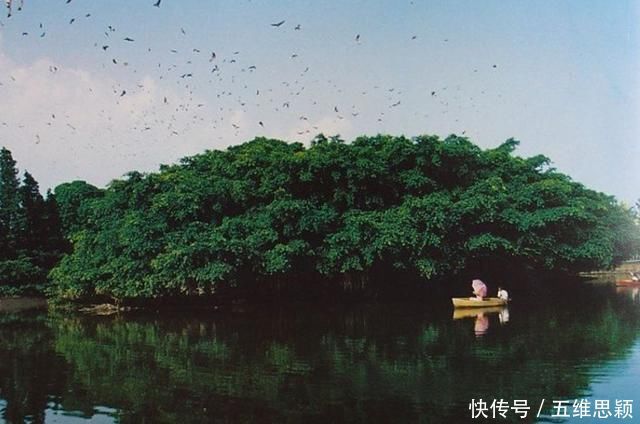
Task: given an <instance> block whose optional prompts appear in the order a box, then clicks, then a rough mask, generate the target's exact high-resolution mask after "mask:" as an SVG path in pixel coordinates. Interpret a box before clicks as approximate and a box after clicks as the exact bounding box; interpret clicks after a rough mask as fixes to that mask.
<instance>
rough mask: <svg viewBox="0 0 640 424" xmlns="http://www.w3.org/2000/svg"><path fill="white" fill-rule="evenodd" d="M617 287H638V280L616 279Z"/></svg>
mask: <svg viewBox="0 0 640 424" xmlns="http://www.w3.org/2000/svg"><path fill="white" fill-rule="evenodd" d="M616 286H618V287H640V281H634V280H618V281H616Z"/></svg>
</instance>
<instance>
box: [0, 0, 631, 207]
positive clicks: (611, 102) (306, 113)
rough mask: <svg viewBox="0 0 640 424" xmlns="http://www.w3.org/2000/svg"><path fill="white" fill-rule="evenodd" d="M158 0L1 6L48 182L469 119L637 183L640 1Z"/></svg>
mask: <svg viewBox="0 0 640 424" xmlns="http://www.w3.org/2000/svg"><path fill="white" fill-rule="evenodd" d="M154 1H155V0H149V1H147V0H135V1H125V0H110V1H108V2H105V1H89V0H72V1H71V3H69V4H66V2H65V0H24V7H23V9H22V10H21V11H17V10H14V13H13V16H12V17H11V18H6V15H4V14H3V15H1V16H2V17H0V83H1V84H2V85H0V99H2V100H1V101H0V144H2V145H5V146H6V147H8V148H9V149H10V150H11V151H12V152H13V153H14V156H15V157H16V159H17V160H18V164H19V166H20V167H21V168H22V169H25V168H26V169H28V170H29V171H30V172H31V173H32V174H34V176H35V177H36V179H37V180H38V181H40V183H41V186H42V187H43V188H48V187H53V186H55V185H57V184H59V183H61V182H64V181H70V180H73V179H84V180H87V181H89V182H91V183H94V184H96V185H101V186H102V185H105V184H107V183H108V182H109V181H110V180H111V179H113V178H118V177H119V176H121V175H122V174H123V173H125V172H127V171H129V170H132V169H138V170H144V171H152V170H156V169H157V167H158V165H159V164H160V163H172V162H175V161H177V160H178V159H179V158H180V157H183V156H186V155H191V154H195V153H198V152H201V151H203V150H205V149H213V148H224V147H226V146H228V145H231V144H238V143H241V142H244V141H247V140H249V139H251V138H253V137H254V136H257V135H265V136H270V137H276V138H281V139H285V140H289V141H302V142H307V141H309V140H310V139H311V138H312V137H313V136H314V135H315V134H317V133H319V132H324V133H325V134H340V135H341V136H342V137H343V138H345V139H346V140H351V139H353V138H355V137H356V136H358V135H362V134H371V135H373V134H377V133H390V134H395V135H400V134H405V135H408V136H413V135H419V134H438V135H440V136H442V137H446V136H447V135H449V134H451V133H456V134H464V135H465V136H467V137H469V138H470V139H471V140H472V141H473V142H475V143H477V144H478V145H480V146H481V147H484V148H487V147H494V146H496V145H498V144H500V143H501V142H503V141H504V140H505V139H507V138H509V137H514V138H516V139H519V140H520V141H521V145H520V148H519V149H518V151H517V153H518V154H519V155H522V156H530V155H535V154H538V153H542V154H545V155H547V156H549V157H550V158H551V160H552V161H553V163H554V166H555V167H556V168H558V169H559V170H560V171H562V172H565V173H567V174H569V175H570V176H571V177H572V178H573V179H574V180H576V181H579V182H582V183H584V184H585V185H587V186H588V187H590V188H594V189H596V190H599V191H604V192H606V193H609V194H613V195H615V196H616V197H617V198H618V199H620V200H624V201H625V202H627V203H628V204H632V203H634V202H635V201H636V200H637V199H638V198H640V190H639V189H638V187H640V172H638V171H639V169H638V168H639V166H638V164H639V158H640V140H639V135H640V100H639V99H640V96H639V94H640V80H639V78H640V77H639V76H640V33H639V26H638V25H637V22H639V18H640V3H639V2H638V1H616V2H610V1H586V0H581V1H577V0H576V1H535V2H531V1H508V2H506V1H482V2H478V1H472V0H467V1H423V0H413V1H411V0H407V1H353V2H344V1H322V2H318V1H313V2H312V1H295V2H294V1H266V0H263V1H260V0H251V1H216V2H209V1H204V0H200V1H195V0H181V1H177V0H162V2H161V5H160V7H159V8H156V7H153V3H154ZM14 3H17V1H16V0H14ZM14 8H15V6H14ZM87 14H90V16H89V17H86V15H87ZM73 18H75V20H74V22H73V23H71V24H70V21H71V19H73ZM281 20H285V23H284V24H282V25H281V26H280V27H273V26H271V24H272V23H277V22H280V21H281ZM41 24H42V27H40V25H41ZM298 25H299V29H298V30H296V29H295V28H296V26H298ZM109 26H111V29H109ZM23 33H27V34H26V35H23ZM357 35H359V36H360V37H359V40H358V41H356V36H357ZM126 37H129V38H131V39H134V40H135V41H133V42H129V41H125V40H124V38H126ZM103 46H109V47H108V48H107V49H106V50H104V49H103ZM212 52H215V53H216V58H215V59H213V60H211V53H212ZM114 59H115V63H114V61H113V60H114ZM216 66H217V68H216ZM212 71H213V72H212ZM123 91H124V92H125V94H124V95H122V93H123ZM432 92H435V94H434V95H432V94H431V93H432ZM165 98H166V99H167V100H166V102H165ZM336 109H337V112H336ZM260 122H262V125H260Z"/></svg>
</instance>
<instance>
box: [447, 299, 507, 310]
mask: <svg viewBox="0 0 640 424" xmlns="http://www.w3.org/2000/svg"><path fill="white" fill-rule="evenodd" d="M451 302H453V307H454V308H487V307H489V306H504V305H506V304H507V301H506V300H504V299H500V298H499V297H485V298H484V299H483V300H476V299H470V298H468V297H453V298H451Z"/></svg>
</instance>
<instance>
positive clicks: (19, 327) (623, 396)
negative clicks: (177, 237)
mask: <svg viewBox="0 0 640 424" xmlns="http://www.w3.org/2000/svg"><path fill="white" fill-rule="evenodd" d="M560 292H561V293H564V294H558V295H557V296H555V297H553V298H548V297H546V296H526V297H525V299H526V301H525V299H523V298H517V297H516V298H515V299H514V301H513V302H512V304H511V305H510V306H509V309H508V310H503V309H497V310H496V309H489V310H486V311H482V312H463V313H460V312H454V311H453V310H452V308H451V307H449V305H440V306H439V307H435V306H434V305H424V304H418V303H417V302H414V303H394V304H386V305H381V304H376V305H346V306H345V305H342V306H327V305H326V304H325V305H317V306H312V305H309V304H304V305H293V306H288V307H282V306H280V307H277V306H254V307H248V306H245V307H235V308H230V309H228V310H225V309H221V310H217V311H191V312H185V311H180V312H178V311H176V312H172V313H169V312H158V313H135V314H133V313H131V314H126V315H119V316H118V315H112V316H86V315H77V314H69V313H55V312H50V313H47V312H46V311H42V310H31V311H23V312H10V313H9V312H5V313H2V314H0V422H6V423H22V422H34V423H39V422H47V423H85V422H91V423H113V422H121V423H180V424H186V423H202V422H219V423H262V422H265V423H271V422H274V423H280V422H282V423H305V424H311V423H413V422H416V423H464V422H487V420H481V419H480V418H477V419H474V418H472V415H471V414H474V413H478V412H480V413H484V414H485V415H487V416H489V417H490V418H491V416H492V413H495V414H496V416H497V418H496V419H495V420H491V421H495V422H527V423H530V422H569V423H578V422H579V423H586V422H599V423H601V422H605V423H606V422H620V423H624V422H640V388H639V387H638V383H640V293H639V292H638V291H637V290H636V291H634V290H632V289H625V290H616V289H615V288H614V287H612V286H611V285H582V286H580V288H575V287H573V288H572V289H571V290H569V291H560ZM474 400H475V402H473V401H474ZM480 400H482V402H486V406H487V408H486V410H483V409H482V408H481V407H482V403H480ZM494 400H495V401H496V403H494V404H493V406H494V408H493V409H492V408H491V407H490V406H491V404H492V402H493V401H494ZM625 400H626V401H629V402H627V403H626V404H625V403H624V402H623V401H625ZM500 401H502V403H500ZM516 401H519V402H523V403H524V402H526V406H528V407H529V408H530V409H529V410H528V413H527V416H526V417H524V418H521V416H522V415H520V414H521V412H520V414H519V413H518V411H517V410H516V409H514V407H515V406H518V405H517V403H516ZM565 401H566V403H563V402H565ZM574 401H575V402H576V407H575V408H574ZM472 402H473V406H474V408H473V409H470V406H471V404H472ZM579 402H582V405H583V409H582V412H583V414H584V413H585V411H586V409H585V407H584V405H585V404H586V405H588V406H589V407H590V409H589V410H588V412H589V415H590V417H589V418H587V417H582V418H579V417H578V415H579V412H580V409H579V406H580V403H579ZM607 402H608V405H607V404H606V403H607ZM541 403H542V408H541ZM596 403H597V405H596ZM624 405H626V406H624ZM476 406H477V407H476ZM563 406H564V407H565V409H562V407H563ZM596 406H597V407H598V408H597V410H596ZM500 412H503V413H504V416H505V417H506V418H503V417H501V416H500ZM607 413H610V414H611V415H610V416H609V415H607V418H606V419H605V418H599V417H598V415H597V414H605V415H606V414H607ZM594 414H595V415H596V417H594V416H593V415H594ZM538 415H539V416H538ZM616 415H617V416H616ZM624 415H626V417H625V418H622V417H623V416H624ZM630 415H631V416H632V417H633V418H631V416H630ZM480 416H482V415H480Z"/></svg>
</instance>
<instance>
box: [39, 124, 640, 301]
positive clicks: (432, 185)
mask: <svg viewBox="0 0 640 424" xmlns="http://www.w3.org/2000/svg"><path fill="white" fill-rule="evenodd" d="M517 145H518V142H517V141H516V140H512V139H510V140H507V141H506V142H505V143H503V144H502V145H500V146H499V147H497V148H494V149H486V150H483V149H481V148H479V147H478V146H476V145H474V144H473V143H472V142H470V141H469V140H468V139H467V138H464V137H458V136H450V137H447V138H446V139H439V138H438V137H435V136H419V137H415V138H406V137H393V136H388V135H378V136H375V137H360V138H357V139H356V140H354V141H353V142H352V143H345V142H344V141H343V140H341V139H339V138H337V137H332V138H326V137H324V136H322V135H320V136H318V137H316V138H315V139H314V140H313V142H312V143H311V145H310V146H309V147H305V146H303V145H302V144H300V143H286V142H283V141H279V140H274V139H266V138H256V139H254V140H252V141H250V142H247V143H244V144H242V145H238V146H233V147H229V148H228V149H226V150H224V151H220V150H214V151H206V152H205V153H203V154H199V155H196V156H192V157H187V158H184V159H182V160H181V161H180V163H178V164H175V165H170V166H168V165H163V166H162V167H161V168H160V170H159V172H155V173H149V174H142V173H139V172H131V173H129V174H128V175H126V177H125V178H123V179H120V180H115V181H113V182H112V183H111V184H110V185H109V186H108V188H107V189H106V190H104V191H100V190H97V189H95V188H92V187H90V186H85V185H83V184H82V183H71V184H70V185H64V186H60V187H58V188H56V190H55V192H56V195H57V196H58V197H59V198H60V199H62V198H63V197H64V203H63V204H62V206H61V210H62V220H63V224H64V226H65V228H66V229H67V231H69V235H68V236H69V238H70V240H71V241H72V243H73V250H72V252H71V253H69V254H68V255H66V256H65V257H64V258H63V259H62V260H61V262H60V263H59V264H58V266H57V267H56V268H55V269H54V270H53V271H52V273H51V274H50V276H51V278H52V280H53V285H52V290H51V292H52V294H53V295H55V296H57V297H62V298H69V299H75V298H79V297H83V296H90V295H106V296H111V297H114V298H117V299H122V298H153V297H160V296H168V295H197V294H208V293H213V292H215V291H216V290H218V289H219V288H221V287H227V286H242V285H244V286H245V287H249V288H259V287H260V285H261V284H264V283H265V282H269V281H271V282H273V281H284V280H288V281H296V284H299V285H304V284H312V281H314V280H316V279H322V280H325V281H341V282H343V283H345V282H347V283H351V282H359V281H360V282H361V281H363V280H366V279H368V278H369V277H370V276H372V275H378V276H379V275H388V274H389V273H393V272H403V273H407V274H410V275H416V276H419V277H420V278H423V279H425V280H426V279H437V278H442V277H445V276H448V275H451V274H452V273H456V272H460V271H462V270H464V269H468V268H470V267H471V268H474V267H487V266H491V267H505V268H514V267H520V268H525V269H544V270H556V271H563V272H576V271H579V270H592V269H602V268H606V267H610V266H611V265H613V264H615V263H617V262H619V261H620V260H622V259H625V258H626V257H629V256H630V255H632V254H633V253H636V252H638V249H639V246H640V237H639V235H638V226H637V223H636V221H635V218H636V216H635V212H634V211H633V210H631V209H629V208H626V207H624V206H622V205H621V204H619V203H618V202H617V201H616V200H615V199H614V198H613V197H611V196H607V195H605V194H602V193H598V192H595V191H593V190H590V189H588V188H586V187H584V186H583V185H581V184H579V183H577V182H574V181H572V180H571V179H570V178H569V177H568V176H566V175H563V174H561V173H559V172H557V171H556V170H554V169H553V168H551V167H550V161H549V159H547V158H546V157H544V156H534V157H530V158H521V157H518V156H516V155H514V150H515V148H516V146H517ZM389 284H392V282H391V281H389Z"/></svg>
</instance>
